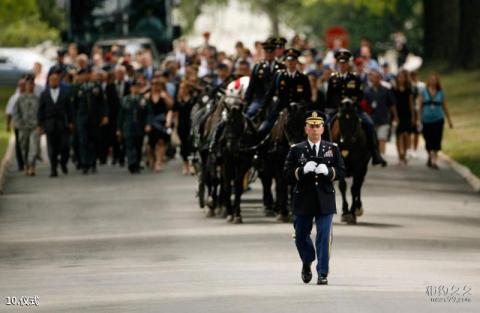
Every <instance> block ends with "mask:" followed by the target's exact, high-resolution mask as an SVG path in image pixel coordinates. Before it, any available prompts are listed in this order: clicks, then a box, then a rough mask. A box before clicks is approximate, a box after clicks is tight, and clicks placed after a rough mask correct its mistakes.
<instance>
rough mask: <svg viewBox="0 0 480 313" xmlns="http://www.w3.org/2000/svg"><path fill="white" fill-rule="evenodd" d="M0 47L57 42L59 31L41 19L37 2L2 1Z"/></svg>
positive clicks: (0, 1)
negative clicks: (48, 41) (46, 41)
mask: <svg viewBox="0 0 480 313" xmlns="http://www.w3.org/2000/svg"><path fill="white" fill-rule="evenodd" d="M0 29H2V31H1V32H0V45H1V46H29V45H34V44H37V43H40V42H42V41H45V40H57V39H58V37H59V36H58V35H59V31H58V30H57V29H54V28H51V27H49V25H48V24H47V23H46V22H44V21H42V20H41V18H40V13H39V8H38V6H37V1H36V0H22V1H14V0H0Z"/></svg>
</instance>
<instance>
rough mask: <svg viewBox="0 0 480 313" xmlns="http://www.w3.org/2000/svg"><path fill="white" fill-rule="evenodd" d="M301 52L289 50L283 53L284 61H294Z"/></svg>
mask: <svg viewBox="0 0 480 313" xmlns="http://www.w3.org/2000/svg"><path fill="white" fill-rule="evenodd" d="M300 54H301V52H300V51H298V50H297V49H294V48H290V49H288V50H286V51H285V59H286V60H296V59H298V57H299V56H300Z"/></svg>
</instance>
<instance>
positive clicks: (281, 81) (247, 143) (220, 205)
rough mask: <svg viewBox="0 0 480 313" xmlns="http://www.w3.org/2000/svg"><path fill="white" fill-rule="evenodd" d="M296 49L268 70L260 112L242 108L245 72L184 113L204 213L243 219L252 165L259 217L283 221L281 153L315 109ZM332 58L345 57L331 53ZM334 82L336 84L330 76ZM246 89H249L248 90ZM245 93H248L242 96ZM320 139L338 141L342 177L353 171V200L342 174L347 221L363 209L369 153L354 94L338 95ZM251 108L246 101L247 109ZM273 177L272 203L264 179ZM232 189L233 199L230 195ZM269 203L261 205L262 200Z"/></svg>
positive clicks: (301, 134)
mask: <svg viewBox="0 0 480 313" xmlns="http://www.w3.org/2000/svg"><path fill="white" fill-rule="evenodd" d="M298 55H299V54H298V51H296V50H294V49H289V50H287V51H286V58H285V63H286V68H285V69H280V70H278V71H277V72H275V75H273V77H272V82H271V87H270V89H269V91H268V93H267V94H266V95H265V98H264V99H263V100H264V101H266V103H264V104H263V105H262V106H261V108H262V110H260V111H259V112H255V113H259V114H252V111H251V110H250V111H249V104H248V103H246V101H245V100H244V99H245V94H246V92H247V89H248V86H249V83H250V82H251V81H253V80H251V78H252V77H254V75H255V72H254V73H253V74H252V77H248V76H244V77H239V78H236V79H234V80H233V81H231V82H230V83H228V84H226V85H221V86H219V87H217V88H214V89H206V90H205V92H204V93H203V94H202V95H200V96H199V97H198V101H197V103H196V105H195V106H194V108H193V109H192V113H191V121H192V128H191V129H192V134H191V135H192V138H193V148H194V149H193V152H192V155H191V158H190V161H191V162H192V164H193V165H194V167H195V170H196V171H195V172H196V175H197V179H198V191H197V195H198V200H199V206H200V208H202V209H203V208H205V214H206V216H207V217H213V216H216V215H218V216H221V217H224V218H226V220H227V221H228V222H230V223H234V224H239V223H242V222H243V219H242V214H241V206H240V204H241V196H242V193H243V191H244V189H245V187H246V183H245V182H246V180H247V179H246V177H251V176H252V175H251V172H252V171H257V172H258V173H259V176H260V178H261V179H262V185H263V188H264V192H263V202H264V205H265V208H264V209H265V215H266V216H272V215H273V214H272V213H273V212H275V213H276V214H277V220H278V221H281V222H289V221H290V214H289V212H290V209H289V203H290V201H289V198H290V193H291V188H290V186H289V185H288V184H289V182H288V181H287V180H286V178H285V177H284V166H285V159H286V156H287V154H288V151H289V150H290V146H292V145H294V144H296V143H298V142H301V141H304V140H305V138H306V137H305V130H304V124H305V116H306V115H307V113H308V112H310V111H311V110H312V109H317V108H314V107H313V106H312V104H311V101H310V94H311V92H310V87H309V85H308V79H306V76H305V75H304V74H302V73H299V72H298V71H297V70H296V67H297V63H296V62H297V57H298ZM337 57H338V59H342V58H345V55H344V54H342V55H337ZM337 83H338V82H337ZM250 89H251V88H250ZM247 98H251V97H247ZM339 99H340V100H341V101H340V103H339V104H338V107H337V110H336V112H334V113H335V114H333V116H328V115H326V114H325V115H324V116H323V120H326V121H327V120H328V121H330V123H329V125H328V127H326V133H325V135H324V138H323V139H324V140H330V141H333V142H335V143H336V144H337V145H338V148H339V151H340V153H341V155H342V157H343V159H344V161H345V166H346V176H347V177H348V176H351V177H353V185H352V188H351V192H352V204H351V207H350V208H349V206H348V203H347V199H346V187H347V184H346V181H345V178H344V177H343V176H342V177H341V178H340V179H339V187H340V191H341V193H342V200H343V206H342V210H343V214H342V221H343V222H346V223H349V224H354V223H356V219H357V217H358V216H361V215H362V214H363V208H362V202H361V198H360V194H361V193H360V190H361V187H362V184H363V182H364V178H365V175H366V172H367V168H368V163H369V161H370V159H371V152H370V151H371V147H370V146H369V140H368V136H367V134H366V132H365V127H364V125H363V123H362V120H361V119H360V118H359V116H358V110H359V109H358V105H357V102H358V100H359V99H358V98H356V99H355V98H354V99H352V98H348V97H343V98H342V97H340V98H339ZM250 108H251V107H250ZM272 180H274V181H275V194H276V196H275V202H274V201H273V197H272V195H271V186H272V184H271V182H272ZM232 195H233V197H232ZM272 202H273V203H275V206H274V207H272V206H270V207H267V204H269V205H271V204H272Z"/></svg>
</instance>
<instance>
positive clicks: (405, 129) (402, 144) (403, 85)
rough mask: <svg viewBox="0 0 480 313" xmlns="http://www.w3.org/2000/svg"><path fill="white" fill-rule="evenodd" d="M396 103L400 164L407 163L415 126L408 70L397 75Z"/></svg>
mask: <svg viewBox="0 0 480 313" xmlns="http://www.w3.org/2000/svg"><path fill="white" fill-rule="evenodd" d="M394 92H395V104H396V106H397V112H398V126H397V132H396V134H397V151H398V158H399V162H400V164H405V165H406V164H407V151H408V149H409V148H410V132H411V131H412V129H413V127H415V125H416V123H415V111H414V107H413V94H412V87H411V85H410V81H409V75H408V72H407V71H406V70H401V71H400V72H399V73H398V75H397V77H396V84H395V88H394Z"/></svg>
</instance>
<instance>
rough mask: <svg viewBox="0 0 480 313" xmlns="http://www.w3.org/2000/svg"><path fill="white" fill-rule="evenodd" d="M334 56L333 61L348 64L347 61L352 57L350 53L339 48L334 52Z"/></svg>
mask: <svg viewBox="0 0 480 313" xmlns="http://www.w3.org/2000/svg"><path fill="white" fill-rule="evenodd" d="M334 56H335V59H336V60H337V63H348V61H349V60H350V58H351V57H352V53H351V52H350V51H348V50H347V49H343V48H341V49H338V50H337V51H335V54H334Z"/></svg>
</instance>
